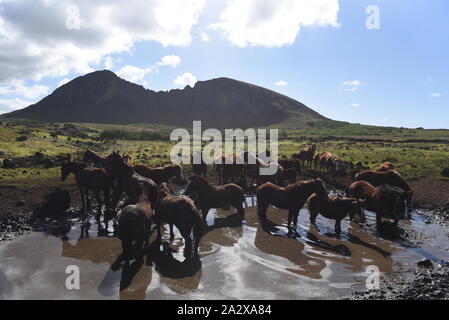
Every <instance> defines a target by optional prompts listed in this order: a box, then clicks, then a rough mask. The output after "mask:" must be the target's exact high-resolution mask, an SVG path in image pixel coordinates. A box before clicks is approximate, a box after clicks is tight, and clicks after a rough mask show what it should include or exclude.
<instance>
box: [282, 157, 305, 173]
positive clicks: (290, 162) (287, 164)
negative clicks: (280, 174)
mask: <svg viewBox="0 0 449 320" xmlns="http://www.w3.org/2000/svg"><path fill="white" fill-rule="evenodd" d="M278 163H279V165H280V166H281V167H282V168H284V170H288V169H294V170H295V171H296V173H297V174H301V161H300V160H299V159H294V158H292V159H288V158H281V159H280V160H279V161H278Z"/></svg>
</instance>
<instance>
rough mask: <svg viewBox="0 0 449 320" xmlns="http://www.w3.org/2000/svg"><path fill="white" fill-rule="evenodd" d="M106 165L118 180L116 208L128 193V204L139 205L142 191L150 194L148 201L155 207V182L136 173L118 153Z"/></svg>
mask: <svg viewBox="0 0 449 320" xmlns="http://www.w3.org/2000/svg"><path fill="white" fill-rule="evenodd" d="M106 165H107V170H108V171H109V172H110V175H111V176H112V178H114V179H117V188H116V190H115V192H114V204H113V206H114V207H115V206H116V205H117V203H118V200H119V199H120V196H121V195H122V193H123V192H126V194H127V195H128V200H127V204H135V203H139V202H140V201H141V197H142V195H141V192H142V190H145V192H147V193H148V194H147V195H146V199H148V201H149V202H150V203H151V204H153V205H154V203H155V201H156V200H157V195H158V188H157V185H156V183H155V182H154V181H153V180H151V179H149V178H146V177H143V176H141V175H140V174H138V173H136V172H135V171H134V169H133V168H132V167H131V166H129V165H128V164H127V163H125V160H124V159H123V158H122V157H121V156H120V154H118V153H116V152H113V153H112V154H111V155H109V156H108V157H107V158H106Z"/></svg>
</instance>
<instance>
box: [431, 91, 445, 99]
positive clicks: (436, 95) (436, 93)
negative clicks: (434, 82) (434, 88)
mask: <svg viewBox="0 0 449 320" xmlns="http://www.w3.org/2000/svg"><path fill="white" fill-rule="evenodd" d="M430 96H431V97H432V98H439V97H442V96H443V95H442V94H441V93H439V92H433V93H431V94H430Z"/></svg>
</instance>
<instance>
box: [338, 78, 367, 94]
mask: <svg viewBox="0 0 449 320" xmlns="http://www.w3.org/2000/svg"><path fill="white" fill-rule="evenodd" d="M362 85H364V83H362V82H361V81H360V80H346V81H343V83H342V86H343V87H344V89H345V90H346V91H349V92H355V91H357V90H358V89H359V87H360V86H362Z"/></svg>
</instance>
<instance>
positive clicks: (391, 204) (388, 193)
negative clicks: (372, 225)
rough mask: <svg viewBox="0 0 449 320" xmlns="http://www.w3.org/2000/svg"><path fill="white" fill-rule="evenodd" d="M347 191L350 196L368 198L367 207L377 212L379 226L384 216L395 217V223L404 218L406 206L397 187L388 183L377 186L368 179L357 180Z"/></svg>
mask: <svg viewBox="0 0 449 320" xmlns="http://www.w3.org/2000/svg"><path fill="white" fill-rule="evenodd" d="M346 193H347V195H348V197H355V198H357V199H364V200H366V208H367V209H368V210H370V211H372V212H374V213H376V223H377V226H378V227H379V226H380V223H381V222H382V217H386V218H392V219H394V222H395V225H397V224H398V222H399V220H401V219H403V218H404V212H405V209H406V208H405V205H404V201H403V196H402V194H401V192H400V191H398V190H397V188H394V187H390V186H386V185H382V186H380V187H377V188H376V187H374V186H373V185H371V184H370V183H368V182H366V181H356V182H354V183H353V184H351V185H350V186H349V187H348V188H347V190H346Z"/></svg>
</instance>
